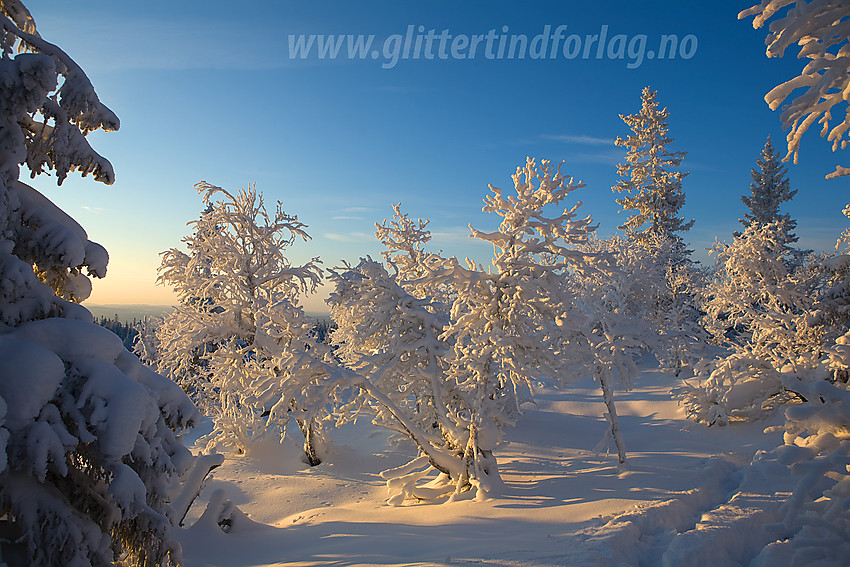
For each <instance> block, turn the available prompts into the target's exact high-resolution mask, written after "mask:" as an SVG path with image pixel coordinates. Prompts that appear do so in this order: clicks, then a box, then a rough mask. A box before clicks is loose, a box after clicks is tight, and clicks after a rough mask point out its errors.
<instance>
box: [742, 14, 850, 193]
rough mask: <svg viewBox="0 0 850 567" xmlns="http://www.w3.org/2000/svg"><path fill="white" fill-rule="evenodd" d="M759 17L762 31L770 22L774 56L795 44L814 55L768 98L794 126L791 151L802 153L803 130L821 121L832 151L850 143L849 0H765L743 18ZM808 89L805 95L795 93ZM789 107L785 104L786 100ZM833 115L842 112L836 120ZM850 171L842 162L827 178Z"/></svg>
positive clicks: (800, 56)
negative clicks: (807, 0)
mask: <svg viewBox="0 0 850 567" xmlns="http://www.w3.org/2000/svg"><path fill="white" fill-rule="evenodd" d="M750 16H754V18H753V27H754V28H756V29H758V28H760V27H762V26H763V25H764V24H765V23H767V22H769V21H770V20H773V21H770V26H769V28H768V29H769V30H770V33H769V34H768V36H767V39H766V41H765V44H766V45H767V50H766V53H767V56H768V57H782V56H783V55H785V50H786V49H788V48H789V47H791V46H792V45H793V44H795V43H796V44H797V45H798V46H799V48H800V50H799V53H798V54H797V58H798V59H809V62H808V63H807V64H806V66H805V67H804V68H803V70H802V72H801V73H800V75H798V76H797V77H794V78H793V79H791V80H789V81H786V82H784V83H782V84H781V85H777V86H776V87H774V88H773V89H772V90H771V91H770V92H769V93H767V94H766V95H765V97H764V100H765V102H767V104H768V105H769V106H770V108H771V110H776V109H777V108H780V107H782V114H781V120H782V124H783V125H784V126H785V127H786V128H787V129H788V136H787V141H788V153H787V155H786V156H785V159H786V160H787V159H790V158H791V157H792V156H793V158H794V163H797V156H798V154H799V151H800V140H801V139H802V137H803V134H805V133H806V131H807V130H808V129H809V127H810V126H812V125H813V124H815V123H819V124H820V125H821V131H820V135H821V137H824V138H826V139H827V140H828V141H830V142H832V150H833V151H836V150H838V149H839V148H841V149H845V148H846V147H847V145H848V144H850V135H848V130H850V107H848V106H847V103H848V102H850V10H848V4H847V2H846V1H826V0H813V1H811V2H804V1H798V0H762V2H761V3H760V4H757V5H755V6H752V7H750V8H748V9H746V10H743V11H742V12H741V13H740V14H738V19H744V18H748V17H750ZM799 89H802V93H799V94H796V95H795V94H794V93H795V92H798V90H799ZM786 101H787V104H785V105H784V106H783V103H786ZM833 113H835V114H837V116H836V117H835V119H836V121H835V122H832V121H833V118H834V117H833ZM843 175H850V168H848V167H844V166H840V165H839V166H836V168H835V171H834V172H832V173H830V174H829V175H827V178H835V177H840V176H843Z"/></svg>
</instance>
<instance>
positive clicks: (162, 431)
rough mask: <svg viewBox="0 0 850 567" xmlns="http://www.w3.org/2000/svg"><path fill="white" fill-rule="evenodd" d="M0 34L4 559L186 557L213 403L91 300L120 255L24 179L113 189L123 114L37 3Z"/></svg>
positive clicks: (15, 11)
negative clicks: (188, 433)
mask: <svg viewBox="0 0 850 567" xmlns="http://www.w3.org/2000/svg"><path fill="white" fill-rule="evenodd" d="M0 27H2V32H0V45H2V56H0V75H2V76H3V81H2V82H0V93H2V94H0V361H2V363H1V364H0V534H2V535H0V563H6V564H10V565H39V566H79V567H83V566H92V565H96V566H106V565H113V564H115V563H121V564H130V565H141V566H155V565H172V564H176V563H178V562H179V561H180V547H179V544H177V543H176V542H175V541H174V540H173V539H172V537H171V535H170V529H171V526H172V524H177V523H178V522H179V521H180V520H182V514H183V513H184V512H185V508H186V507H187V506H188V504H187V502H190V501H191V496H189V499H188V500H187V498H186V496H187V495H186V494H183V493H181V490H182V488H181V483H182V481H183V479H185V478H186V477H185V476H184V475H186V474H188V473H189V472H190V469H191V468H192V465H193V462H194V459H193V457H192V455H191V453H189V451H188V450H187V449H186V448H185V447H184V446H183V445H182V442H181V441H180V440H179V438H178V437H177V435H176V433H175V432H176V431H179V430H181V429H182V428H185V427H188V426H191V425H193V424H194V423H195V422H196V421H197V419H198V417H199V415H198V413H197V410H196V409H195V408H194V406H193V405H192V403H191V401H190V400H189V398H188V397H187V396H186V395H185V394H184V393H183V392H182V391H181V390H180V388H178V387H177V386H175V385H174V384H173V383H172V382H171V381H169V380H168V379H166V378H164V377H163V376H160V375H158V374H155V373H154V372H152V371H151V370H149V369H148V368H146V367H144V366H143V365H142V364H141V363H140V362H139V360H138V358H136V357H135V356H133V355H132V354H131V353H130V352H128V351H127V350H126V349H125V348H124V346H123V344H122V343H121V339H119V338H118V337H117V336H115V335H114V334H113V333H111V332H109V331H108V330H106V329H104V328H102V327H100V326H98V325H96V324H94V322H93V318H92V316H91V314H90V313H89V312H88V311H87V310H86V309H84V308H83V307H82V306H80V305H78V304H77V303H76V302H79V301H82V300H83V299H85V298H86V297H88V294H89V292H90V290H91V283H90V281H89V280H88V278H87V276H86V275H84V273H83V272H86V273H87V274H88V275H89V276H95V277H103V276H104V275H105V273H106V264H107V254H106V251H105V250H104V249H103V248H102V247H101V246H99V245H97V244H95V243H93V242H91V241H90V240H89V239H88V237H87V235H86V232H85V231H84V230H83V229H82V227H80V225H79V224H77V223H76V222H75V221H74V220H73V219H71V217H69V216H68V215H67V214H65V213H64V212H63V211H62V210H60V209H59V208H58V207H56V206H55V205H54V204H53V203H51V202H50V201H49V200H48V199H47V198H46V197H44V196H43V195H42V194H40V193H39V192H38V191H36V190H35V189H33V188H32V187H30V186H28V185H26V184H24V183H22V182H21V181H20V180H19V175H20V171H19V165H20V164H22V163H26V164H27V165H28V166H29V169H30V171H32V172H33V175H35V174H38V173H42V172H44V171H46V170H52V171H53V172H54V173H55V174H56V177H57V179H58V181H59V182H60V183H61V182H62V180H64V179H65V178H66V176H67V175H68V174H69V173H70V172H73V171H79V172H80V173H82V174H83V175H86V174H92V175H93V176H94V177H95V179H97V180H99V181H102V182H105V183H107V184H109V183H112V181H113V179H114V175H113V171H112V167H111V165H110V164H109V162H108V161H107V160H106V159H105V158H103V157H102V156H100V155H99V154H98V153H97V152H95V151H94V150H93V149H92V148H91V147H90V146H89V144H88V142H87V140H86V138H85V135H86V134H87V133H88V132H90V131H93V130H96V129H99V128H102V129H104V130H116V129H117V128H118V125H119V122H118V119H117V117H116V116H115V115H114V114H113V113H112V112H111V111H110V110H109V109H108V108H106V106H104V105H103V104H102V103H101V102H100V101H99V100H98V97H97V95H96V94H95V91H94V89H93V87H92V85H91V83H90V82H89V80H88V78H87V77H86V75H85V74H84V73H83V71H82V70H81V69H80V68H79V66H77V64H76V63H74V61H73V60H72V59H71V58H70V57H69V56H68V55H67V54H66V53H65V52H64V51H62V50H61V49H60V48H58V47H56V46H55V45H53V44H51V43H49V42H47V41H45V40H43V39H42V38H41V37H40V36H39V35H38V33H37V32H36V29H35V24H34V22H33V19H32V17H31V15H30V13H29V11H28V10H27V9H26V8H25V7H24V5H23V4H21V3H20V2H18V1H16V0H0ZM16 50H17V51H18V55H16V56H14V55H13V54H14V52H15V51H16ZM192 496H193V495H192Z"/></svg>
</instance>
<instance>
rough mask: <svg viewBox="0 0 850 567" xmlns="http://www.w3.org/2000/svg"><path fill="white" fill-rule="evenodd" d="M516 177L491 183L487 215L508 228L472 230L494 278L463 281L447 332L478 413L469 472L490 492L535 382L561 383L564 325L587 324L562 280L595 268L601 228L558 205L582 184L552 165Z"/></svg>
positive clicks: (456, 368)
mask: <svg viewBox="0 0 850 567" xmlns="http://www.w3.org/2000/svg"><path fill="white" fill-rule="evenodd" d="M512 180H513V190H511V191H509V192H505V191H503V190H502V189H501V188H499V187H495V186H493V185H490V191H491V194H490V195H488V196H487V197H485V199H484V203H485V204H484V208H483V211H484V212H488V213H495V214H497V215H499V216H500V217H502V222H501V223H500V225H499V227H498V229H497V230H495V231H492V232H484V231H480V230H476V229H474V228H472V236H473V237H475V238H478V239H480V240H484V241H485V242H488V243H490V244H491V245H492V246H493V253H494V258H493V260H492V265H491V268H490V270H489V271H488V272H487V273H484V272H481V271H478V270H472V269H470V270H468V271H466V272H465V273H462V274H459V275H458V276H457V280H456V282H455V284H454V287H455V290H456V292H457V299H456V300H455V302H454V305H453V307H452V321H451V324H450V325H449V327H448V328H447V329H446V331H445V333H444V336H445V337H446V338H447V339H448V340H450V341H451V344H452V348H453V354H452V356H451V357H450V360H449V369H448V375H449V377H450V379H451V380H453V381H454V382H455V383H456V384H458V387H459V388H460V389H461V390H462V391H463V392H465V393H466V395H467V397H468V400H469V402H468V403H469V404H470V409H471V412H470V413H469V414H468V415H467V416H465V420H464V427H465V428H466V429H467V430H468V432H469V438H468V441H467V444H466V447H465V449H464V452H463V456H462V458H463V461H464V471H463V473H462V474H463V476H464V477H466V478H467V479H468V480H466V482H469V483H471V484H473V485H474V486H476V487H477V488H478V489H479V490H481V491H482V492H483V493H486V492H487V491H488V490H489V489H490V488H492V487H493V485H492V484H490V483H491V482H497V481H498V480H497V479H498V469H497V465H496V461H495V459H494V457H493V449H495V446H496V444H497V443H498V441H499V440H500V439H501V435H502V429H503V428H504V426H505V425H508V424H511V423H512V422H513V421H514V420H515V418H516V417H517V416H518V413H519V411H518V410H519V403H520V401H521V397H520V394H521V393H522V392H523V391H527V390H528V389H529V388H530V385H531V381H532V380H533V379H540V378H546V377H548V378H552V379H557V378H558V371H559V369H561V368H563V366H564V365H567V364H569V362H568V359H569V357H559V356H557V355H556V351H555V348H553V347H555V346H556V345H560V344H562V342H561V340H562V337H563V330H562V328H561V326H566V327H568V328H571V327H572V326H574V325H576V324H580V323H577V322H576V321H574V320H573V316H575V315H577V314H576V312H575V311H573V310H570V309H569V305H568V303H567V302H568V298H565V297H564V296H563V291H564V290H565V287H564V286H563V285H562V282H563V279H562V278H563V274H564V273H565V272H566V271H568V270H577V271H585V270H591V269H592V264H593V259H594V258H595V256H594V255H593V254H588V253H586V252H582V251H580V250H578V249H577V247H578V246H580V245H582V244H585V243H586V242H587V239H588V235H589V234H590V233H592V232H593V231H594V230H595V229H596V227H595V226H594V225H593V224H592V221H591V219H590V217H589V216H588V217H585V218H581V217H579V216H578V212H577V211H578V208H579V206H580V205H581V203H578V204H576V205H575V206H573V207H571V208H564V209H562V210H561V209H559V208H558V207H559V206H561V203H562V202H563V201H564V200H565V199H566V198H567V197H568V196H569V194H570V193H572V192H573V191H574V190H575V189H577V188H579V187H582V186H583V184H581V183H574V182H573V179H572V178H569V177H567V176H565V175H564V174H563V173H561V171H560V166H558V167H553V166H552V164H551V163H550V162H549V161H548V160H542V161H541V164H540V167H539V168H538V166H537V163H536V162H535V160H534V159H532V158H528V159H527V161H526V164H525V166H524V167H517V170H516V173H514V175H513V176H512ZM550 211H551V213H557V214H552V216H550ZM470 268H472V266H470ZM567 311H569V315H568V314H567ZM461 480H462V481H463V480H464V479H463V478H461Z"/></svg>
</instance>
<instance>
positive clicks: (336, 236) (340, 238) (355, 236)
mask: <svg viewBox="0 0 850 567" xmlns="http://www.w3.org/2000/svg"><path fill="white" fill-rule="evenodd" d="M323 236H324V237H325V238H327V239H328V240H335V241H336V242H365V241H371V240H372V239H373V238H374V236H373V235H371V234H366V233H365V232H349V233H346V234H340V233H338V232H325V233H324V234H323Z"/></svg>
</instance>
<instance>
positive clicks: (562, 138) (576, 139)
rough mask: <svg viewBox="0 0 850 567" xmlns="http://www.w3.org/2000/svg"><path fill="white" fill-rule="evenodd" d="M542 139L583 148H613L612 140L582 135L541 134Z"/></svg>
mask: <svg viewBox="0 0 850 567" xmlns="http://www.w3.org/2000/svg"><path fill="white" fill-rule="evenodd" d="M542 137H543V139H545V140H553V141H556V142H565V143H567V144H580V145H583V146H613V145H614V138H598V137H596V136H585V135H584V134H578V135H576V134H543V136H542Z"/></svg>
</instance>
